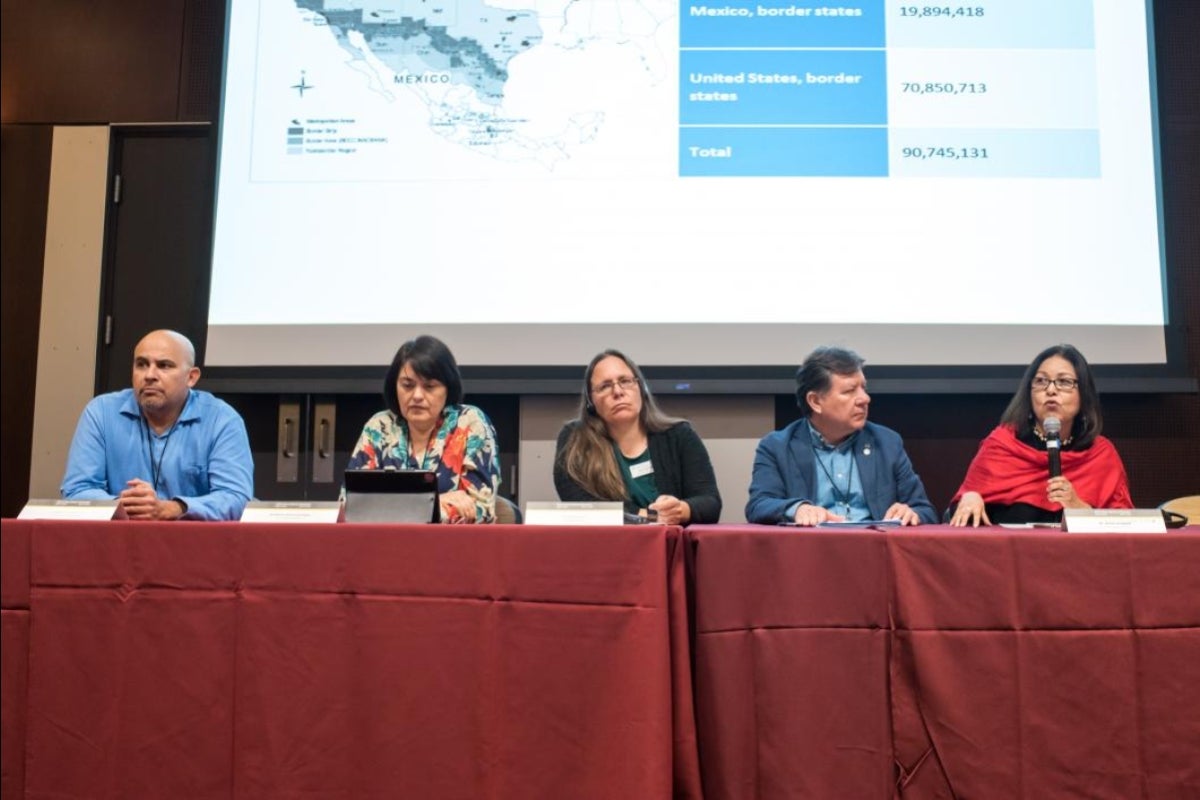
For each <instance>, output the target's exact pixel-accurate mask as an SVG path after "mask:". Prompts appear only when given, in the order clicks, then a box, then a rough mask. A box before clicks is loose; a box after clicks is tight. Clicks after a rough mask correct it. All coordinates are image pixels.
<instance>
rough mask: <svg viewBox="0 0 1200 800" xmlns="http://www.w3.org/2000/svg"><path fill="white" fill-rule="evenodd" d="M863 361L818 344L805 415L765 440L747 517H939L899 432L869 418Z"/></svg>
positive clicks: (808, 370)
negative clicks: (868, 419) (915, 470)
mask: <svg viewBox="0 0 1200 800" xmlns="http://www.w3.org/2000/svg"><path fill="white" fill-rule="evenodd" d="M862 365H863V359H862V358H860V357H859V355H858V354H857V353H855V352H854V351H853V350H846V349H844V348H840V347H819V348H817V349H816V350H814V351H813V352H812V353H811V354H809V356H808V358H806V359H805V360H804V364H803V365H801V367H800V369H799V370H797V372H796V402H797V403H798V405H799V406H800V413H801V415H802V416H801V419H799V420H798V421H796V422H793V423H792V424H791V425H788V426H787V427H786V428H784V429H783V430H781V431H775V432H774V433H770V434H767V435H766V436H765V437H763V439H762V441H761V442H759V443H758V450H757V451H756V452H755V454H754V473H753V476H752V477H751V479H750V500H749V502H747V503H746V519H747V520H748V521H750V522H758V523H764V524H768V525H775V524H778V523H781V522H794V523H795V524H797V525H805V526H810V525H817V524H820V523H822V522H827V521H829V522H842V521H850V522H856V521H860V520H880V519H895V520H899V521H900V522H901V524H904V525H919V524H920V523H922V522H925V523H934V522H937V512H936V511H935V510H934V507H933V504H932V503H930V502H929V498H928V497H927V496H926V495H925V487H924V486H923V485H922V484H921V479H920V477H918V475H917V473H916V472H914V471H913V467H912V462H911V461H909V459H908V454H907V453H905V452H904V442H903V441H902V440H901V439H900V435H899V434H897V433H896V432H895V431H893V430H891V429H890V428H885V427H883V426H882V425H876V424H875V423H873V422H867V407H868V406H869V405H870V404H871V396H870V395H868V394H867V381H866V378H865V377H864V375H863V371H862Z"/></svg>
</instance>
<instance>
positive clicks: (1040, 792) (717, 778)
mask: <svg viewBox="0 0 1200 800" xmlns="http://www.w3.org/2000/svg"><path fill="white" fill-rule="evenodd" d="M688 537H689V539H690V542H691V548H692V553H691V554H690V558H692V559H694V563H693V567H694V586H695V598H694V602H695V627H696V640H695V661H696V672H695V675H696V678H695V680H696V712H697V729H698V734H699V748H700V756H701V765H702V774H703V779H704V781H703V782H704V790H705V796H706V797H707V798H708V800H721V799H722V798H762V799H763V800H766V799H768V798H783V797H788V798H838V799H839V800H851V799H852V798H871V799H873V800H877V799H882V798H890V797H904V798H952V797H958V798H1031V799H1032V798H1037V799H1040V798H1058V797H1061V798H1083V797H1086V798H1113V799H1114V800H1118V799H1119V800H1128V799H1129V798H1179V799H1180V800H1182V799H1183V798H1197V797H1200V536H1197V535H1196V534H1195V533H1194V532H1191V533H1184V534H1167V535H1141V536H1137V535H1128V536H1124V535H1105V536H1085V535H1077V534H1073V535H1064V534H1057V533H1045V532H1040V531H1039V532H1015V533H1012V532H999V531H994V530H993V531H986V532H962V531H961V530H957V529H949V528H924V529H922V530H921V531H919V532H913V531H896V532H890V533H876V532H868V531H798V530H789V529H774V528H766V527H757V526H741V527H719V526H713V527H696V528H690V529H689V530H688Z"/></svg>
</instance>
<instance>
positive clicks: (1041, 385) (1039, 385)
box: [1030, 375, 1079, 392]
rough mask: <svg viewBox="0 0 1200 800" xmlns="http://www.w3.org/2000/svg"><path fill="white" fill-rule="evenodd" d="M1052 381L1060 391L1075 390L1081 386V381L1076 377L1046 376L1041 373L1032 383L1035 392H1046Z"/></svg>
mask: <svg viewBox="0 0 1200 800" xmlns="http://www.w3.org/2000/svg"><path fill="white" fill-rule="evenodd" d="M1052 383H1053V384H1054V388H1055V389H1058V390H1059V391H1060V392H1073V391H1075V389H1076V387H1078V386H1079V381H1077V380H1075V379H1074V378H1044V377H1042V376H1041V375H1038V376H1037V377H1036V378H1034V379H1033V382H1032V383H1031V384H1030V385H1031V386H1033V390H1034V391H1035V392H1044V391H1046V389H1048V388H1050V384H1052Z"/></svg>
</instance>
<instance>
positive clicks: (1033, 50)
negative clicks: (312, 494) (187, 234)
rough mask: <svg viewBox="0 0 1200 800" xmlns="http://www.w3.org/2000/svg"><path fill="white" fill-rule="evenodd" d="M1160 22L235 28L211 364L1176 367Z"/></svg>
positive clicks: (267, 13)
mask: <svg viewBox="0 0 1200 800" xmlns="http://www.w3.org/2000/svg"><path fill="white" fill-rule="evenodd" d="M1149 23H1150V20H1149V13H1148V6H1147V4H1146V3H1145V2H1143V0H1103V2H1102V1H1101V0H1054V2H1043V0H976V2H973V3H961V4H960V3H956V4H920V3H912V2H911V0H910V1H909V2H902V1H900V0H855V1H853V2H812V1H811V0H797V1H796V2H781V1H780V0H716V2H711V3H710V2H707V1H706V0H683V2H679V0H670V1H669V2H664V1H663V0H233V2H231V4H230V9H229V19H228V40H227V52H226V72H225V86H224V99H223V107H222V119H221V150H220V165H219V182H218V202H217V214H216V227H215V238H214V264H213V282H212V295H211V299H210V335H209V348H208V361H209V363H210V364H218V365H220V364H230V365H235V364H285V365H286V364H295V365H307V364H313V365H322V364H361V363H377V362H381V361H386V360H387V358H388V357H390V355H391V352H392V351H393V350H394V348H395V345H396V343H397V339H396V338H395V337H397V336H405V335H409V334H411V332H413V331H417V330H422V331H432V332H435V333H438V334H440V335H442V336H444V337H445V338H446V339H447V340H448V341H450V342H451V344H452V345H453V346H454V348H455V350H456V352H457V353H460V354H461V357H462V359H463V361H464V362H465V363H468V364H476V363H478V364H491V363H498V364H511V363H524V364H560V363H561V364H573V363H579V362H582V361H586V359H587V357H588V356H589V355H590V354H591V352H593V351H595V350H596V349H599V348H601V347H605V346H623V347H627V348H629V349H630V350H632V351H634V352H636V354H637V357H638V358H639V360H641V361H643V362H646V363H657V364H703V363H708V364H785V363H792V362H794V361H795V360H796V359H797V358H798V356H800V355H802V354H803V351H804V350H806V349H807V348H808V347H809V346H810V345H812V344H815V343H819V342H821V341H832V340H836V341H842V342H846V343H849V344H852V345H856V346H859V347H861V348H862V349H863V350H864V351H868V352H869V353H870V354H871V356H873V358H872V360H873V361H874V362H875V363H922V364H925V363H927V364H943V363H944V364H958V363H980V364H987V363H1020V362H1023V361H1024V360H1025V359H1026V358H1027V357H1028V353H1029V351H1030V349H1031V347H1032V349H1035V350H1036V349H1038V348H1040V346H1043V345H1044V344H1045V343H1046V340H1047V338H1049V339H1051V340H1063V339H1069V340H1071V341H1074V342H1075V343H1076V344H1078V345H1079V346H1080V347H1082V348H1084V350H1085V352H1087V353H1088V355H1089V357H1090V358H1092V360H1094V361H1097V362H1100V363H1103V362H1105V361H1119V362H1158V361H1162V360H1163V358H1164V349H1165V348H1164V342H1163V338H1164V337H1163V326H1164V323H1165V316H1164V298H1163V269H1164V265H1163V263H1162V257H1161V250H1162V246H1161V241H1160V233H1159V231H1160V208H1159V197H1158V185H1157V169H1158V165H1157V159H1156V149H1155V148H1156V142H1155V130H1154V97H1153V91H1152V88H1153V69H1154V65H1153V60H1152V52H1151V48H1150V47H1149V44H1148V41H1149V35H1150V32H1149ZM368 331H369V335H367V332H368ZM1034 345H1036V346H1034Z"/></svg>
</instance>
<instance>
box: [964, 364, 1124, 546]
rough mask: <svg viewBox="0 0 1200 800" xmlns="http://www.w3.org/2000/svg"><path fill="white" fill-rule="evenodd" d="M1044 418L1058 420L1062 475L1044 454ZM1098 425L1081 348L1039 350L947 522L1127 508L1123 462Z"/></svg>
mask: <svg viewBox="0 0 1200 800" xmlns="http://www.w3.org/2000/svg"><path fill="white" fill-rule="evenodd" d="M1049 417H1057V418H1058V419H1059V421H1060V422H1061V423H1062V432H1061V434H1060V437H1061V442H1062V475H1060V476H1058V477H1055V478H1051V477H1049V459H1048V455H1047V453H1046V432H1045V429H1044V423H1045V421H1046V419H1048V418H1049ZM1100 428H1101V419H1100V398H1099V396H1098V395H1097V394H1096V384H1095V382H1094V381H1093V380H1092V370H1091V368H1090V367H1089V366H1088V363H1087V359H1085V358H1084V357H1083V354H1082V353H1080V352H1079V351H1078V350H1076V349H1075V348H1074V347H1072V346H1071V345H1069V344H1062V345H1056V346H1054V347H1049V348H1047V349H1045V350H1043V351H1042V352H1040V353H1038V355H1037V357H1036V358H1034V359H1033V363H1031V364H1030V365H1029V368H1028V369H1027V370H1025V375H1024V377H1022V378H1021V386H1020V388H1019V389H1018V390H1017V393H1016V394H1015V395H1013V399H1012V400H1011V401H1010V402H1009V404H1008V408H1007V409H1005V411H1004V415H1003V416H1002V417H1001V418H1000V425H999V426H998V427H997V428H996V429H995V430H993V431H992V432H991V433H990V434H988V437H987V438H986V439H984V440H983V444H981V445H980V446H979V452H978V453H976V454H975V459H974V460H973V461H972V462H971V466H970V467H969V468H968V469H967V477H966V478H964V479H963V483H962V486H960V487H959V489H958V492H957V493H956V494H955V495H954V499H953V500H952V501H951V503H950V512H949V513H950V524H951V525H979V524H980V523H981V522H982V523H983V524H984V525H991V524H999V523H1022V522H1057V521H1058V520H1060V519H1061V518H1062V510H1063V509H1064V508H1132V507H1133V503H1132V502H1131V501H1130V499H1129V484H1128V482H1127V481H1126V479H1125V466H1124V464H1122V463H1121V457H1120V456H1118V455H1117V449H1116V448H1115V447H1113V444H1112V442H1110V441H1109V440H1108V439H1106V438H1104V437H1103V436H1101V435H1100Z"/></svg>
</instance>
